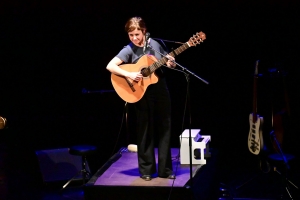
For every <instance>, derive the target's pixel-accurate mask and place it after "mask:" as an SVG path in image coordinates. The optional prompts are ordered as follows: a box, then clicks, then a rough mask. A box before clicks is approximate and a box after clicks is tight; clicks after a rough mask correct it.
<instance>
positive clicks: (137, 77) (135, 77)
mask: <svg viewBox="0 0 300 200" xmlns="http://www.w3.org/2000/svg"><path fill="white" fill-rule="evenodd" d="M127 77H128V78H130V79H132V80H134V81H136V82H138V81H140V80H141V79H142V78H143V75H142V74H141V73H140V72H129V73H128V75H127Z"/></svg>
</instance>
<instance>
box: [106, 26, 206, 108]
mask: <svg viewBox="0 0 300 200" xmlns="http://www.w3.org/2000/svg"><path fill="white" fill-rule="evenodd" d="M205 39H206V35H205V33H203V32H202V31H201V32H199V33H196V35H193V37H191V38H190V39H189V41H187V42H186V43H184V44H183V45H181V46H180V47H178V48H177V49H175V50H174V51H172V52H171V53H169V55H170V56H172V57H175V56H176V55H178V54H180V53H181V52H183V51H185V50H186V49H188V48H189V47H192V46H196V45H197V44H200V43H201V42H203V41H204V40H205ZM167 61H168V59H167V58H165V57H162V58H161V59H159V60H157V59H156V58H155V57H154V56H152V55H143V56H142V57H141V58H140V59H139V60H138V62H137V63H136V64H124V65H120V66H119V67H120V68H122V69H124V70H126V71H128V72H138V71H140V72H141V74H142V75H143V78H142V79H141V81H138V82H137V81H133V80H131V79H129V78H126V77H124V76H120V75H116V74H113V73H112V74H111V82H112V85H113V87H114V89H115V91H116V92H117V94H118V95H119V96H120V97H121V98H122V99H123V100H124V101H126V102H128V103H135V102H137V101H139V100H140V99H141V98H142V97H143V96H144V94H145V92H146V90H147V87H148V86H149V85H151V84H155V83H157V82H158V77H157V76H156V75H155V73H153V72H155V70H157V69H158V68H160V67H161V66H162V65H164V64H165V63H166V62H167Z"/></svg>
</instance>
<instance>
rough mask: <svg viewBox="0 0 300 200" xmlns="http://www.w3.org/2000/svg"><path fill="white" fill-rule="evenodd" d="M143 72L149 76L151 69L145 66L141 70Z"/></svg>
mask: <svg viewBox="0 0 300 200" xmlns="http://www.w3.org/2000/svg"><path fill="white" fill-rule="evenodd" d="M141 74H142V75H143V77H147V76H149V75H150V70H149V69H148V68H143V69H142V70H141Z"/></svg>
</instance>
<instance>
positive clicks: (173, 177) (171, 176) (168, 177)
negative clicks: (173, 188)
mask: <svg viewBox="0 0 300 200" xmlns="http://www.w3.org/2000/svg"><path fill="white" fill-rule="evenodd" d="M159 177H160V178H167V179H176V176H175V174H170V175H166V176H159Z"/></svg>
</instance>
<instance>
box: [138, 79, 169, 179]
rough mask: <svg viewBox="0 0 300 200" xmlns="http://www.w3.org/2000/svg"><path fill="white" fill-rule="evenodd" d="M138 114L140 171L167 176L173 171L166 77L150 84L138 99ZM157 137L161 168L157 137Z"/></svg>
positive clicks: (142, 173)
mask: <svg viewBox="0 0 300 200" xmlns="http://www.w3.org/2000/svg"><path fill="white" fill-rule="evenodd" d="M134 106H135V110H136V117H137V124H136V127H137V146H138V152H137V154H138V164H139V172H140V174H141V175H152V174H155V173H156V172H158V176H162V177H163V176H168V175H170V174H172V173H173V171H172V161H171V149H170V140H171V100H170V95H169V91H168V88H167V85H166V82H165V80H164V79H159V81H158V83H156V84H152V85H150V86H148V88H147V90H146V92H145V94H144V96H143V98H142V99H141V100H139V101H138V102H136V103H135V105H134ZM154 134H157V138H158V170H156V162H155V153H154V139H155V137H154V136H155V135H154Z"/></svg>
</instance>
